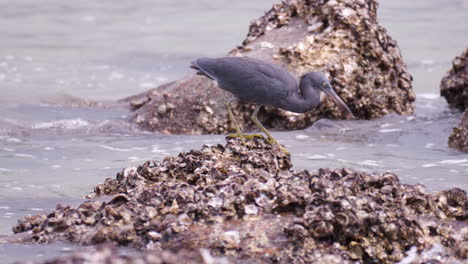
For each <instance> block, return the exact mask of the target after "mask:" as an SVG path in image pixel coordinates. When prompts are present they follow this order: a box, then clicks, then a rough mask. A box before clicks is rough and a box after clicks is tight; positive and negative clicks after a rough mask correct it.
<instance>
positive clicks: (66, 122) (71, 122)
mask: <svg viewBox="0 0 468 264" xmlns="http://www.w3.org/2000/svg"><path fill="white" fill-rule="evenodd" d="M85 126H89V123H88V122H87V121H85V120H83V119H81V118H77V119H63V120H58V121H52V122H45V123H39V124H35V125H33V126H32V128H33V129H45V128H65V129H77V128H82V127H85Z"/></svg>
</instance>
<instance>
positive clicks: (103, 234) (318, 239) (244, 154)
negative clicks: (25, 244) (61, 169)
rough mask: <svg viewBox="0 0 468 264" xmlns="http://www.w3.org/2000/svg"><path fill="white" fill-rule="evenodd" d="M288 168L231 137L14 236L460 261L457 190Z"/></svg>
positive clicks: (107, 185) (268, 152) (462, 235)
mask: <svg viewBox="0 0 468 264" xmlns="http://www.w3.org/2000/svg"><path fill="white" fill-rule="evenodd" d="M291 166H292V164H291V161H290V157H289V156H288V155H285V154H284V153H283V151H281V149H279V147H278V146H277V145H276V144H275V145H270V144H267V143H266V142H265V140H264V139H262V138H254V139H252V140H247V144H246V145H245V146H244V145H242V143H241V141H240V140H239V139H233V138H227V144H226V145H224V146H223V145H217V146H212V147H209V146H204V147H203V148H202V149H201V150H191V151H190V152H186V153H181V154H179V155H178V156H177V157H167V158H165V159H164V160H163V161H162V162H157V161H148V162H146V163H144V164H143V165H141V166H138V167H137V168H128V169H125V170H123V171H122V172H120V173H118V174H117V176H116V178H115V179H107V180H106V181H105V182H104V183H103V184H100V185H98V186H96V188H95V190H94V192H93V193H92V194H91V195H90V196H89V198H90V200H89V201H86V202H84V203H83V204H81V205H78V206H63V205H58V206H57V208H56V210H54V211H53V212H51V213H49V214H47V215H46V214H40V215H36V216H25V217H23V218H22V219H21V220H19V221H18V224H17V225H16V226H15V227H13V231H14V232H15V233H20V234H17V235H15V236H16V237H19V236H20V235H21V237H22V239H23V241H31V242H36V243H50V242H54V241H69V242H73V243H78V244H82V245H91V244H100V243H103V242H116V243H117V244H119V245H126V246H131V247H134V248H137V249H141V250H144V252H142V253H141V254H143V256H144V255H152V256H154V254H156V256H155V258H157V257H158V256H159V255H157V254H160V253H158V252H161V250H166V251H167V250H169V251H171V252H174V253H171V254H174V256H175V257H180V258H182V257H183V256H185V255H186V254H187V252H191V253H190V254H189V256H193V259H196V258H198V260H199V261H200V262H199V263H215V262H206V260H203V261H204V262H203V261H201V260H200V256H199V255H197V254H199V253H197V252H198V250H199V249H200V248H206V249H207V250H208V251H207V252H208V253H209V254H210V255H212V256H219V257H224V258H227V259H228V260H229V261H232V262H233V263H246V262H248V263H395V262H397V261H399V260H402V259H403V258H405V257H407V255H408V254H407V253H406V252H407V251H408V250H410V249H412V248H416V250H415V253H414V252H413V253H414V254H418V253H421V254H423V252H425V251H428V250H430V249H431V248H433V247H434V245H436V244H437V245H440V247H441V248H442V250H440V251H437V252H438V253H437V254H435V255H437V259H438V260H439V261H442V262H446V261H451V262H452V263H462V261H463V259H466V257H467V256H466V255H467V246H468V244H467V240H468V224H467V221H468V198H467V194H466V192H465V191H464V190H461V189H458V188H454V189H451V190H446V191H441V192H438V193H435V194H430V193H427V192H426V191H425V190H424V188H423V187H422V186H420V185H414V186H411V185H404V184H401V183H400V182H399V179H398V177H397V176H395V175H394V174H391V173H383V174H375V173H368V172H362V171H356V170H352V169H335V170H331V169H319V170H318V171H316V172H310V171H307V170H304V171H293V170H291ZM100 196H110V197H109V198H108V199H107V201H105V200H103V198H99V199H97V198H98V197H100ZM182 249H183V251H180V250H182ZM99 251H100V250H99V249H98V250H97V253H89V254H100V253H99ZM153 251H155V252H156V253H154V252H153ZM176 252H178V253H176ZM76 254H78V255H79V254H80V253H76ZM76 254H75V255H72V256H71V257H70V259H72V258H73V256H76ZM84 254H86V253H84ZM139 254H140V253H139ZM179 254H182V255H180V256H179ZM140 256H142V255H135V258H138V259H143V260H142V262H141V263H159V262H151V261H150V260H147V259H146V260H145V258H143V257H141V258H140ZM116 257H118V256H116ZM131 257H133V256H131ZM190 258H192V257H190ZM52 263H54V262H52ZM57 263H63V262H57ZM64 263H73V262H64ZM96 263H98V262H96ZM123 263H125V262H123ZM168 263H172V262H168Z"/></svg>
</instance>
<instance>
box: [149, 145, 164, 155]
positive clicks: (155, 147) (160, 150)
mask: <svg viewBox="0 0 468 264" xmlns="http://www.w3.org/2000/svg"><path fill="white" fill-rule="evenodd" d="M151 152H153V153H166V152H167V150H165V149H160V148H159V146H153V148H152V149H151Z"/></svg>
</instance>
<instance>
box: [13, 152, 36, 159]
mask: <svg viewBox="0 0 468 264" xmlns="http://www.w3.org/2000/svg"><path fill="white" fill-rule="evenodd" d="M15 156H16V157H22V158H32V159H34V158H35V157H34V156H33V155H29V154H22V153H15Z"/></svg>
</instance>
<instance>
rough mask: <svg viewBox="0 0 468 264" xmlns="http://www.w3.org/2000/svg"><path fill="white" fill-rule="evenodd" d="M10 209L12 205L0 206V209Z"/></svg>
mask: <svg viewBox="0 0 468 264" xmlns="http://www.w3.org/2000/svg"><path fill="white" fill-rule="evenodd" d="M8 209H10V206H8V205H2V206H0V210H8Z"/></svg>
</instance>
